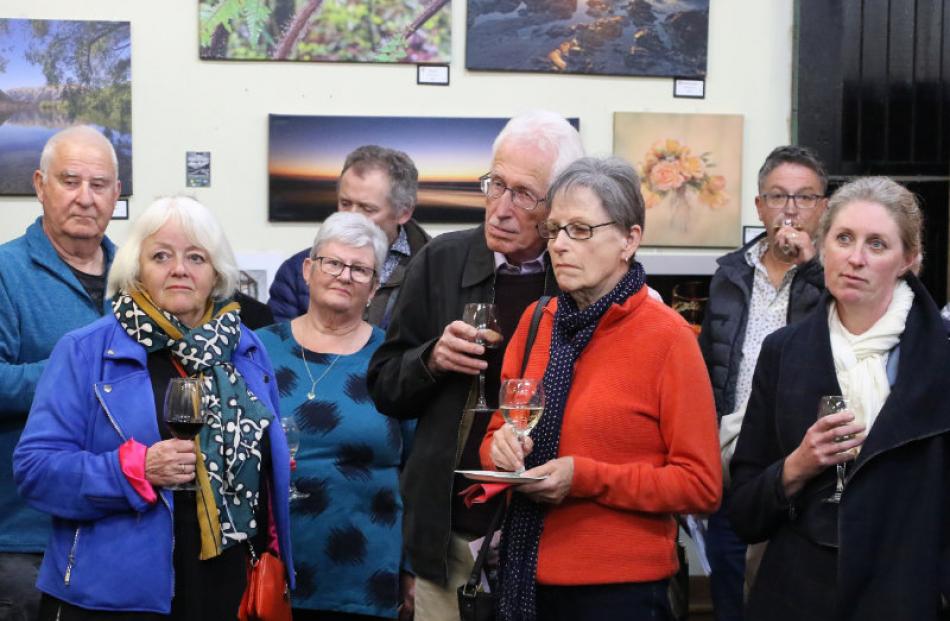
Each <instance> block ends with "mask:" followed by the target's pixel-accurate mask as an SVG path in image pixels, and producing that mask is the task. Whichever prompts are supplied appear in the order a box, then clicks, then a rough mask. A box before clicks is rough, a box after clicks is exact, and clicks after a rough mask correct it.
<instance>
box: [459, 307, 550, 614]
mask: <svg viewBox="0 0 950 621" xmlns="http://www.w3.org/2000/svg"><path fill="white" fill-rule="evenodd" d="M550 299H551V296H548V295H546V296H543V297H542V298H541V299H540V300H538V305H537V306H536V307H535V309H534V314H533V315H532V316H531V325H530V327H529V328H528V339H527V341H525V345H524V354H523V355H522V357H521V374H522V375H524V371H525V368H527V366H528V354H530V353H531V346H532V345H534V337H535V336H537V334H538V324H540V323H541V314H542V313H543V312H544V307H545V306H547V304H548V300H550ZM505 508H506V505H505V503H504V502H500V503H498V509H497V510H496V511H495V514H494V515H493V516H492V520H491V525H490V526H489V527H488V532H487V533H485V539H483V540H482V547H481V548H479V550H478V557H476V559H475V566H474V567H472V574H471V575H470V576H469V577H468V581H467V582H466V583H465V584H463V585H462V586H460V587H459V588H458V599H459V618H460V619H461V621H494V619H495V608H496V606H497V605H498V589H497V588H496V587H497V585H494V584H492V585H490V586H491V592H486V591H484V590H483V589H482V585H481V577H482V569H483V568H484V566H485V559H486V558H487V556H488V550H489V548H491V540H492V537H494V536H495V531H496V530H498V528H499V527H500V526H501V521H502V518H503V517H504V515H505Z"/></svg>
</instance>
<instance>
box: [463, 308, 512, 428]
mask: <svg viewBox="0 0 950 621" xmlns="http://www.w3.org/2000/svg"><path fill="white" fill-rule="evenodd" d="M462 321H464V322H465V323H467V324H468V325H470V326H472V327H473V328H475V329H476V331H477V332H476V336H475V343H476V344H478V345H481V346H483V347H484V348H485V349H495V348H498V347H501V342H502V340H503V337H502V334H501V327H500V325H499V323H498V310H497V307H496V306H495V305H494V304H484V303H473V304H466V305H465V308H464V310H463V311H462ZM475 409H476V410H487V409H488V402H487V401H486V399H485V372H484V371H482V370H480V371H479V372H478V398H477V400H476V402H475Z"/></svg>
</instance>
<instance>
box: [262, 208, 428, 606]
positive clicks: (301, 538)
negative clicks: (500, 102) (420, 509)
mask: <svg viewBox="0 0 950 621" xmlns="http://www.w3.org/2000/svg"><path fill="white" fill-rule="evenodd" d="M386 251H387V244H386V236H385V234H384V233H383V232H382V230H380V229H379V228H378V227H377V226H376V225H375V224H373V223H372V222H371V221H370V220H369V219H368V218H366V217H365V216H362V215H359V214H354V213H337V214H334V215H332V216H330V217H329V218H327V220H326V221H325V222H324V223H323V225H322V226H321V227H320V231H319V233H318V234H317V238H316V239H315V240H314V245H313V249H312V251H311V253H310V258H309V259H307V260H306V261H305V262H304V266H303V269H304V277H305V278H306V280H307V283H308V284H309V286H310V308H309V310H308V311H307V313H306V314H304V315H301V316H300V317H297V318H296V319H294V320H292V321H290V322H284V323H279V324H276V325H273V326H270V327H268V328H264V329H262V330H260V331H259V332H258V336H260V338H261V341H262V342H263V343H264V346H265V347H266V348H267V353H268V354H269V356H270V358H271V361H272V362H273V364H274V369H275V372H276V377H277V385H278V390H279V392H280V411H281V413H282V414H283V415H284V416H292V417H293V418H294V419H295V420H296V422H297V426H298V427H299V428H300V432H301V437H300V451H299V453H298V454H297V470H296V475H295V482H296V485H297V488H298V489H300V491H302V492H306V493H309V496H308V497H307V498H302V499H299V500H296V501H294V502H293V503H291V533H292V540H293V552H294V554H295V555H299V556H297V558H299V560H298V561H297V562H296V564H295V565H296V569H297V589H296V590H295V591H294V593H293V606H294V620H295V621H301V620H310V619H320V620H325V619H333V620H336V619H371V618H395V617H396V616H397V614H398V611H399V610H400V609H404V610H406V611H407V612H408V610H411V607H412V602H411V598H410V599H409V600H408V601H406V600H405V598H404V596H403V594H402V593H401V591H406V592H411V577H409V576H408V575H406V576H404V577H403V579H402V580H401V579H400V561H401V552H402V498H401V497H400V495H399V470H400V467H401V464H402V462H403V455H404V454H405V452H406V450H407V449H408V438H409V434H411V427H406V426H401V425H400V424H399V423H398V422H396V421H394V420H393V419H390V418H389V417H386V416H382V415H381V414H379V412H377V411H376V408H375V407H374V405H373V401H372V399H370V397H369V393H368V391H367V388H366V367H367V365H368V364H369V359H370V357H371V356H372V355H373V352H374V351H375V350H376V348H377V347H379V345H380V344H381V343H382V342H383V332H382V331H381V330H379V329H378V328H375V327H373V326H371V325H370V324H368V323H367V322H365V321H364V320H363V309H364V308H365V307H366V305H367V304H368V303H369V301H370V300H371V299H372V297H373V293H374V292H375V291H376V288H377V287H378V285H379V280H378V272H377V268H378V266H380V265H382V262H383V260H384V258H385V255H386ZM401 586H402V588H401Z"/></svg>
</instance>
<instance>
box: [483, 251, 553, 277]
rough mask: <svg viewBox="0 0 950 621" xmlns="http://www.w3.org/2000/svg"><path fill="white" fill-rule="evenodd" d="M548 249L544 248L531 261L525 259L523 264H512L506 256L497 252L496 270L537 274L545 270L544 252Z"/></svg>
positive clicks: (517, 273)
mask: <svg viewBox="0 0 950 621" xmlns="http://www.w3.org/2000/svg"><path fill="white" fill-rule="evenodd" d="M546 252H547V250H542V251H541V254H539V255H538V256H536V257H535V258H533V259H531V260H530V261H525V262H524V263H522V264H521V265H512V264H511V263H509V262H508V259H506V258H505V255H503V254H502V253H500V252H495V253H494V255H495V271H496V272H498V273H499V274H514V275H527V274H537V273H539V272H543V271H544V254H545V253H546Z"/></svg>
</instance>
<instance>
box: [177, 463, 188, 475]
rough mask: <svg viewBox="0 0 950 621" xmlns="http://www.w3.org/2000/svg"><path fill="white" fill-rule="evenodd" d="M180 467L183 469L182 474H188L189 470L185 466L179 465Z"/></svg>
mask: <svg viewBox="0 0 950 621" xmlns="http://www.w3.org/2000/svg"><path fill="white" fill-rule="evenodd" d="M178 467H179V468H181V473H182V474H188V469H187V468H185V464H178Z"/></svg>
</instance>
